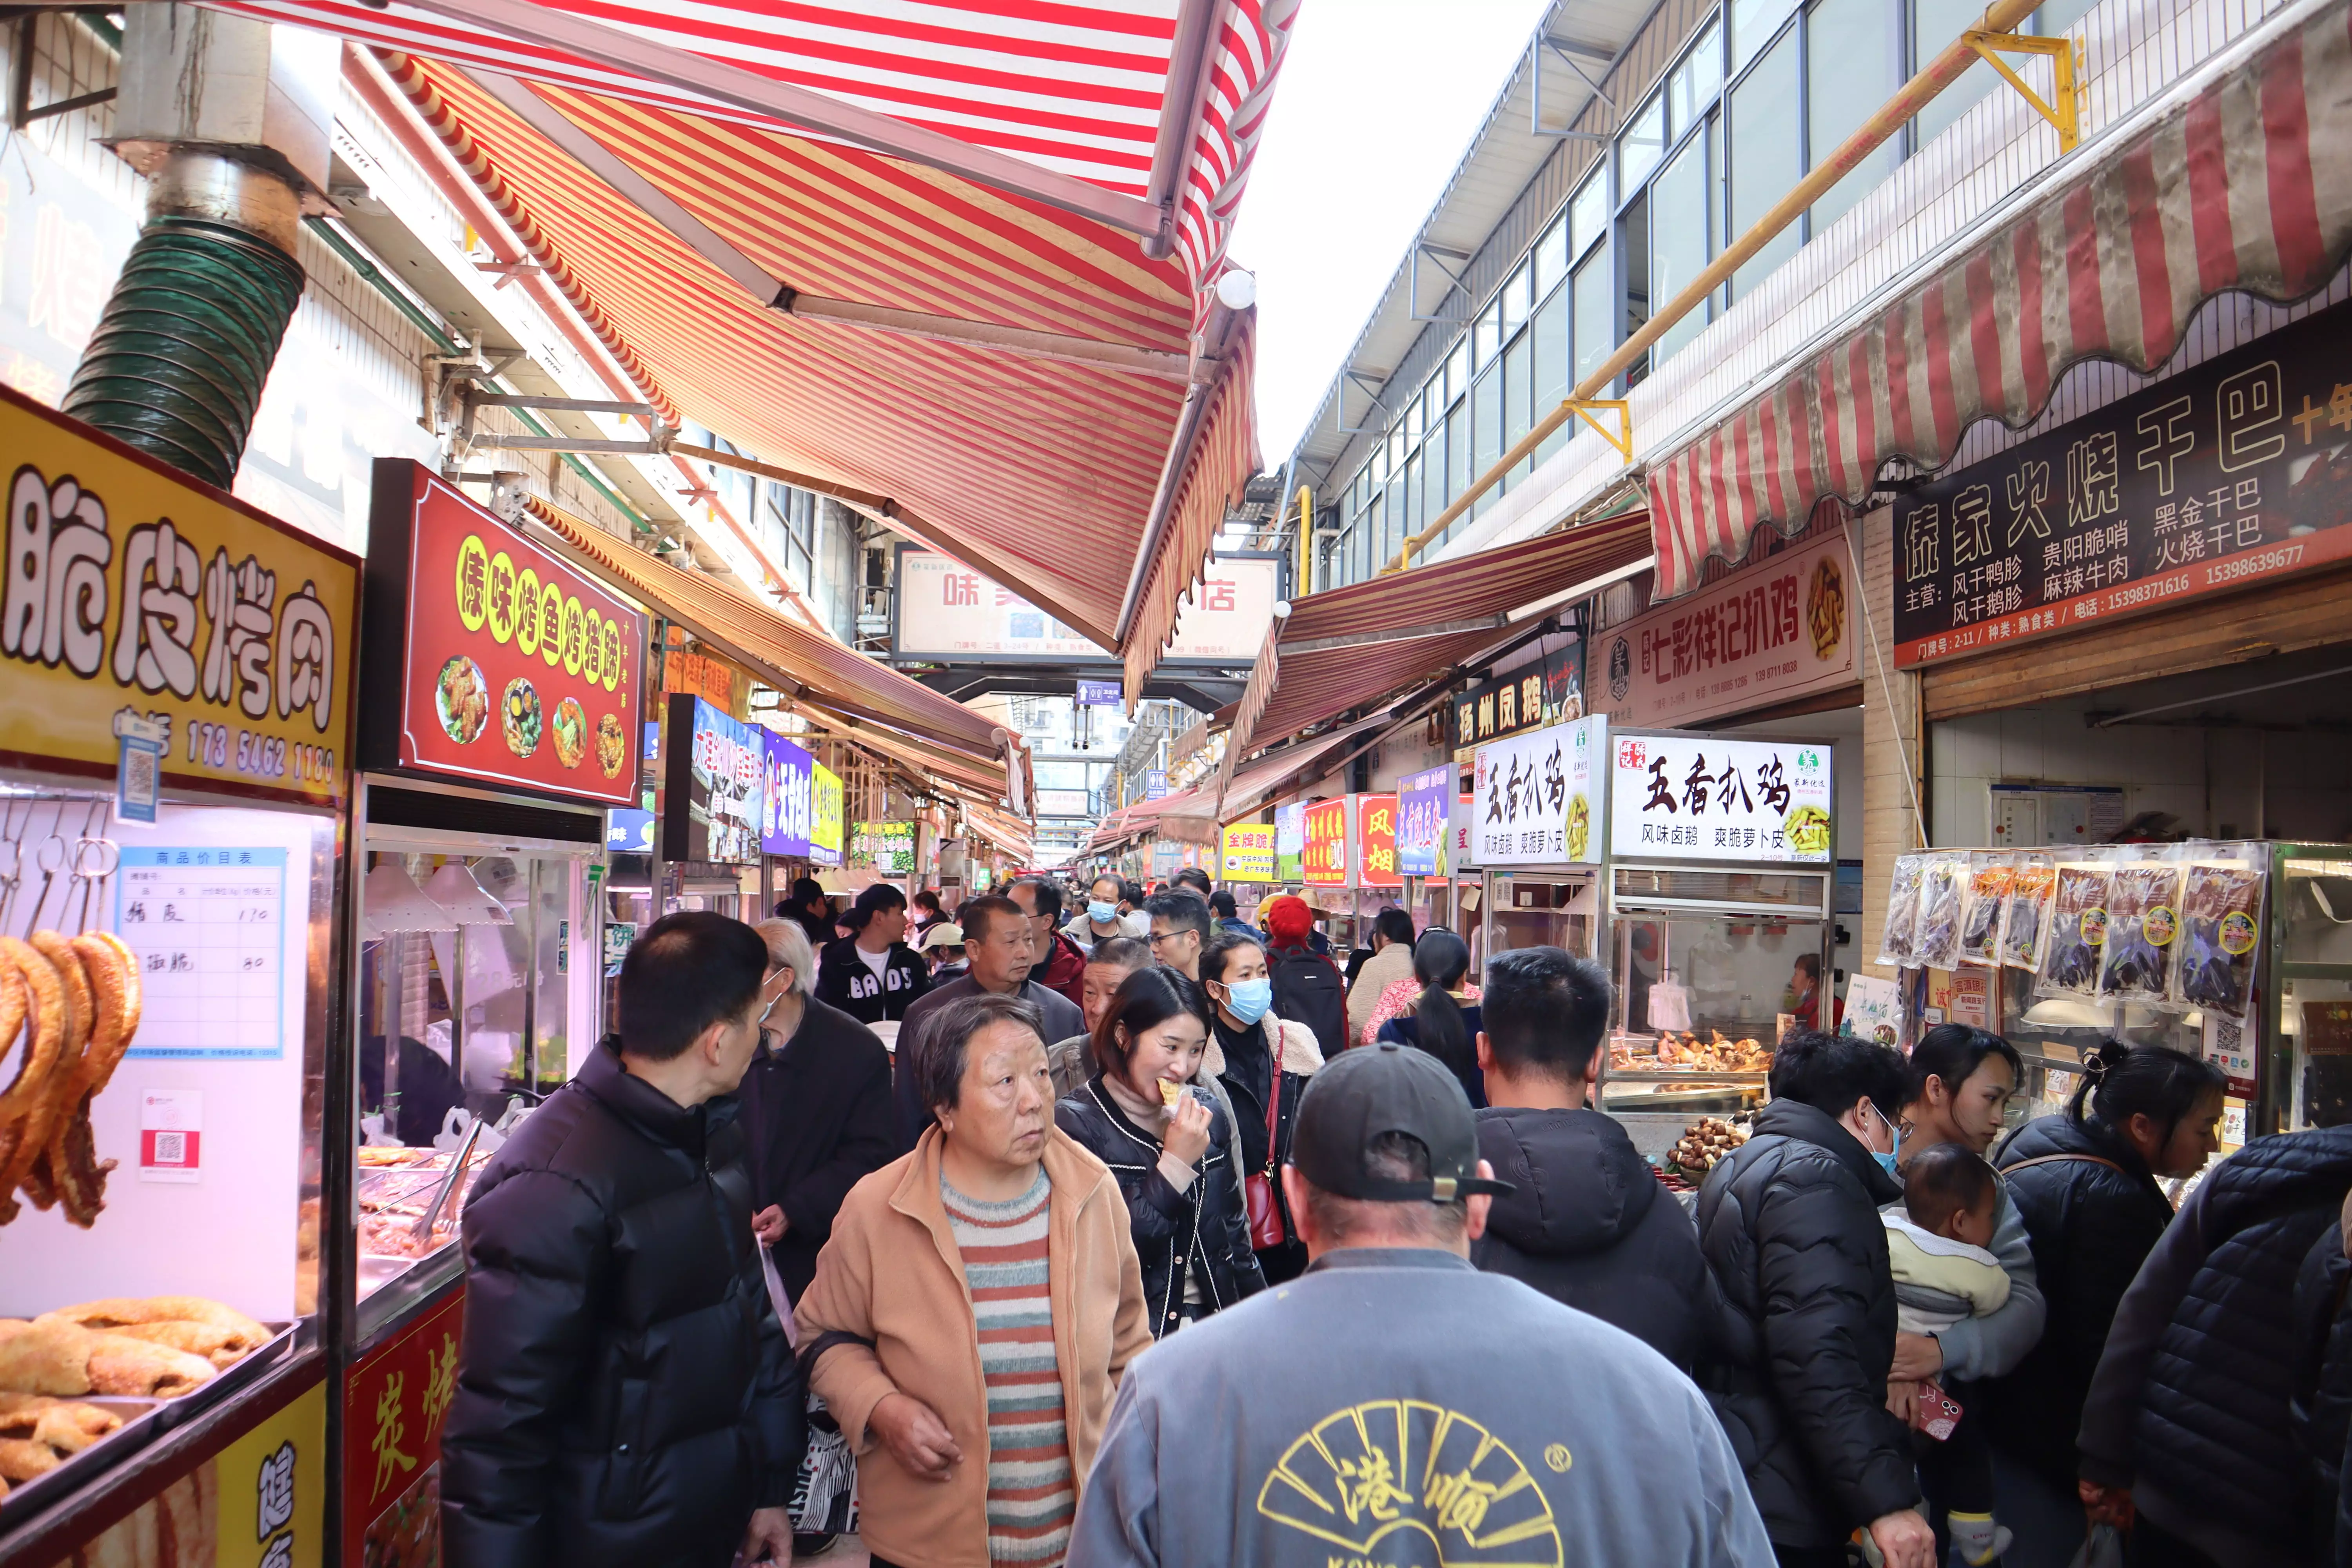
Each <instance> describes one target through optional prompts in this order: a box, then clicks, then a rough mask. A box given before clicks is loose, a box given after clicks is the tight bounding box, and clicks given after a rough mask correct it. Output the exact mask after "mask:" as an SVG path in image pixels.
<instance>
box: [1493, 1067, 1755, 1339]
mask: <svg viewBox="0 0 2352 1568" xmlns="http://www.w3.org/2000/svg"><path fill="white" fill-rule="evenodd" d="M1478 1152H1479V1154H1480V1155H1481V1156H1483V1157H1484V1158H1486V1159H1487V1160H1489V1161H1491V1162H1493V1163H1494V1166H1495V1174H1496V1177H1498V1178H1499V1179H1501V1180H1503V1181H1506V1182H1508V1183H1510V1184H1511V1185H1512V1187H1513V1188H1514V1189H1515V1190H1514V1191H1513V1192H1511V1193H1510V1194H1507V1196H1502V1197H1497V1198H1496V1200H1495V1204H1494V1207H1492V1208H1491V1209H1489V1210H1487V1212H1486V1235H1485V1236H1484V1237H1480V1238H1479V1239H1478V1240H1477V1241H1475V1242H1474V1243H1472V1244H1471V1248H1470V1261H1472V1262H1473V1263H1475V1264H1476V1265H1477V1266H1478V1267H1479V1268H1483V1269H1485V1270H1486V1272H1487V1273H1489V1274H1507V1275H1509V1276H1510V1277H1511V1278H1512V1279H1517V1280H1519V1281H1521V1282H1522V1283H1524V1284H1528V1285H1532V1286H1534V1287H1535V1288H1536V1289H1538V1290H1540V1291H1542V1292H1543V1293H1544V1294H1545V1295H1547V1296H1549V1297H1550V1298H1551V1299H1552V1300H1555V1301H1558V1302H1559V1303H1560V1304H1561V1305H1562V1306H1565V1307H1574V1308H1575V1309H1577V1310H1579V1311H1581V1312H1590V1313H1591V1314H1592V1315H1593V1316H1594V1317H1596V1318H1599V1319H1601V1321H1603V1322H1607V1323H1613V1324H1615V1325H1616V1326H1617V1327H1618V1328H1621V1329H1622V1330H1624V1331H1626V1332H1627V1333H1629V1334H1633V1335H1634V1336H1635V1337H1637V1338H1639V1339H1641V1340H1643V1341H1645V1342H1648V1344H1649V1345H1650V1347H1651V1348H1652V1349H1653V1350H1655V1351H1656V1352H1658V1353H1659V1354H1660V1355H1663V1356H1664V1357H1665V1358H1666V1359H1667V1360H1668V1361H1670V1362H1672V1363H1675V1365H1676V1366H1678V1367H1680V1368H1682V1369H1683V1371H1685V1373H1687V1372H1688V1371H1690V1369H1691V1368H1692V1367H1693V1366H1694V1365H1696V1363H1697V1362H1698V1360H1699V1358H1700V1352H1702V1351H1704V1350H1705V1349H1706V1347H1707V1345H1708V1344H1709V1342H1711V1339H1712V1333H1711V1330H1712V1325H1713V1321H1714V1318H1715V1316H1716V1315H1717V1313H1719V1312H1720V1310H1721V1300H1722V1298H1721V1297H1720V1295H1719V1294H1718V1293H1717V1290H1716V1288H1715V1281H1714V1279H1713V1278H1712V1277H1711V1276H1710V1275H1709V1274H1708V1273H1707V1268H1706V1259H1705V1258H1701V1257H1700V1256H1699V1252H1698V1232H1697V1230H1696V1229H1695V1228H1694V1227H1693V1226H1692V1225H1691V1220H1690V1215H1686V1214H1685V1213H1684V1212H1683V1205H1680V1204H1678V1203H1676V1202H1675V1200H1674V1198H1673V1197H1672V1196H1671V1195H1670V1194H1668V1193H1667V1192H1666V1190H1665V1189H1664V1187H1662V1186H1660V1185H1659V1184H1658V1179H1657V1177H1655V1176H1654V1175H1652V1174H1651V1173H1650V1165H1649V1162H1647V1161H1645V1160H1643V1158H1642V1156H1641V1155H1640V1153H1638V1152H1636V1151H1635V1150H1634V1148H1633V1140H1632V1139H1631V1138H1628V1137H1627V1136H1626V1135H1625V1130H1624V1129H1623V1128H1622V1127H1621V1126H1619V1125H1618V1123H1617V1120H1616V1119H1615V1118H1614V1117H1611V1116H1604V1115H1602V1114H1601V1112H1600V1111H1598V1110H1481V1111H1480V1112H1478Z"/></svg>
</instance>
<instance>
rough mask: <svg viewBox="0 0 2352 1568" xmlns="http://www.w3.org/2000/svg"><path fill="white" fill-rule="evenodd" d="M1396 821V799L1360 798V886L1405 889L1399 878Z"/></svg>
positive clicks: (1389, 797) (1358, 853) (1358, 823)
mask: <svg viewBox="0 0 2352 1568" xmlns="http://www.w3.org/2000/svg"><path fill="white" fill-rule="evenodd" d="M1396 817H1397V797H1396V796H1394V795H1358V796H1357V797H1356V886H1358V887H1360V888H1402V887H1403V886H1404V879H1403V878H1402V877H1401V876H1399V875H1398V874H1397V857H1396Z"/></svg>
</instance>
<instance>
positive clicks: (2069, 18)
mask: <svg viewBox="0 0 2352 1568" xmlns="http://www.w3.org/2000/svg"><path fill="white" fill-rule="evenodd" d="M2096 4H2098V0H2046V3H2045V4H2044V5H2042V9H2040V10H2039V11H2036V12H2035V13H2034V14H2033V31H2035V32H2037V33H2040V34H2041V35H2042V36H2043V37H2057V36H2058V35H2059V34H2061V33H2063V32H2066V31H2067V30H2068V29H2070V28H2072V27H2073V26H2074V24H2075V23H2077V22H2079V21H2081V20H2082V19H2083V18H2084V17H2085V16H2089V15H2090V14H2091V7H2092V6H2093V5H2096ZM2019 30H2020V31H2023V30H2024V29H2022V28H2020V29H2019Z"/></svg>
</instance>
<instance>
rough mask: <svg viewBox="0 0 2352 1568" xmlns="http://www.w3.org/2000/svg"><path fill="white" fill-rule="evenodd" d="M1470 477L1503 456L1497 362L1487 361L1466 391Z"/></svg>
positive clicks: (1499, 372)
mask: <svg viewBox="0 0 2352 1568" xmlns="http://www.w3.org/2000/svg"><path fill="white" fill-rule="evenodd" d="M1470 417H1471V426H1470V476H1471V478H1472V479H1475V478H1477V476H1479V475H1480V474H1483V473H1485V472H1486V470H1487V469H1488V468H1493V467H1494V466H1495V459H1496V458H1499V457H1501V456H1502V455H1503V367H1502V366H1501V365H1498V364H1490V365H1488V366H1487V367H1486V369H1485V370H1484V371H1482V372H1480V373H1479V376H1478V381H1477V384H1476V385H1475V386H1473V387H1472V388H1471V390H1470ZM1488 493H1489V494H1492V493H1493V492H1492V491H1491V490H1490V491H1489V492H1488Z"/></svg>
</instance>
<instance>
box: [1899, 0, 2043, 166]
mask: <svg viewBox="0 0 2352 1568" xmlns="http://www.w3.org/2000/svg"><path fill="white" fill-rule="evenodd" d="M1983 15H1984V7H1983V6H1981V5H1979V6H1977V7H1975V8H1974V9H1971V8H1970V7H1969V4H1968V0H1911V52H1912V54H1913V55H1914V56H1915V57H1916V58H1917V59H1918V61H1919V62H1920V63H1921V64H1922V65H1925V64H1926V63H1927V61H1929V60H1932V59H1934V58H1936V57H1937V55H1939V54H1941V53H1943V52H1944V47H1945V46H1946V45H1948V44H1949V43H1950V42H1951V41H1952V40H1953V39H1954V38H1957V37H1959V36H1960V34H1961V33H1962V32H1964V31H1966V30H1967V29H1968V28H1970V27H1973V26H1976V25H1977V18H1978V17H1979V16H1983ZM2010 65H2011V68H2013V69H2015V70H2016V71H2017V73H2018V74H2019V75H2020V76H2022V77H2023V78H2025V79H2026V80H2027V81H2029V82H2035V83H2037V89H2038V90H2039V91H2040V92H2041V93H2042V95H2043V96H2044V97H2047V96H2048V95H2049V92H2050V88H2049V78H2050V68H2049V67H2048V66H2045V65H2041V64H2040V62H2038V61H2036V62H2034V63H2033V64H2032V65H2028V64H2027V63H2026V62H2025V61H2023V60H2020V59H2012V60H2011V61H2010ZM2000 85H2001V82H2000V74H1999V73H1998V72H1996V71H1995V70H1994V69H1993V68H1992V67H1990V66H1989V65H1987V64H1985V62H1984V61H1982V60H1979V61H1977V63H1976V64H1974V65H1972V66H1970V67H1969V68H1968V69H1967V70H1966V71H1964V72H1962V73H1961V76H1960V79H1959V80H1958V81H1956V82H1954V83H1953V84H1952V85H1951V86H1949V87H1948V88H1946V89H1944V90H1943V91H1941V92H1939V93H1937V95H1936V96H1935V98H1933V99H1932V100H1929V101H1928V103H1927V107H1926V108H1924V109H1922V110H1919V118H1918V119H1916V120H1915V121H1912V122H1911V123H1912V125H1913V126H1914V127H1915V128H1916V131H1917V132H1918V138H1919V140H1918V145H1920V146H1922V147H1924V146H1926V145H1927V143H1928V142H1932V141H1934V140H1935V139H1936V138H1937V136H1938V135H1940V134H1942V133H1943V131H1944V128H1945V127H1946V126H1948V125H1949V124H1951V122H1952V121H1955V120H1958V118H1959V117H1960V116H1961V115H1962V114H1964V113H1966V112H1967V111H1968V109H1969V105H1970V104H1972V103H1974V102H1976V100H1979V99H1980V98H1982V97H1983V96H1984V95H1985V94H1986V93H1989V92H1990V91H1991V90H1992V89H1994V88H1997V87H1999V86H2000Z"/></svg>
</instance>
